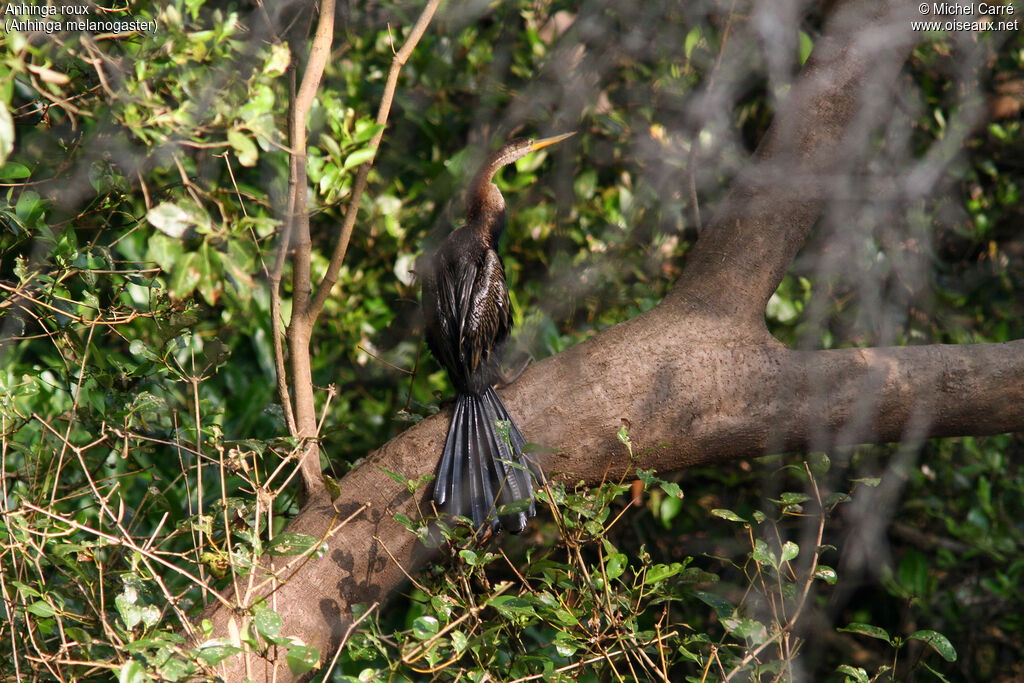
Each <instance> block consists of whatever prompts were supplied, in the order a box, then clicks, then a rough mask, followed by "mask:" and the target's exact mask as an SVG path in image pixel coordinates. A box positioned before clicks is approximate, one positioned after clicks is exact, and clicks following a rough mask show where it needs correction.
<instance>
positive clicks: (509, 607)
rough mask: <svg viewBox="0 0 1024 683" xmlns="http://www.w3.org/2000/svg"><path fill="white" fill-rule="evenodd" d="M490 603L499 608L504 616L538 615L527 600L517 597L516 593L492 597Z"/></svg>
mask: <svg viewBox="0 0 1024 683" xmlns="http://www.w3.org/2000/svg"><path fill="white" fill-rule="evenodd" d="M487 604H488V605H490V606H491V607H493V608H494V609H496V610H498V612H500V613H501V614H502V616H504V617H514V616H531V617H532V616H536V615H537V613H536V612H535V611H534V609H533V605H531V604H530V603H529V602H527V601H526V600H524V599H522V598H519V597H516V596H515V595H499V596H498V597H496V598H491V599H490V600H489V601H488V602H487Z"/></svg>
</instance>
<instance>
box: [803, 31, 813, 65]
mask: <svg viewBox="0 0 1024 683" xmlns="http://www.w3.org/2000/svg"><path fill="white" fill-rule="evenodd" d="M812 49H814V41H813V40H812V39H811V37H810V36H809V35H807V34H806V33H804V32H803V31H800V64H804V63H805V62H806V61H807V58H808V57H810V56H811V50H812Z"/></svg>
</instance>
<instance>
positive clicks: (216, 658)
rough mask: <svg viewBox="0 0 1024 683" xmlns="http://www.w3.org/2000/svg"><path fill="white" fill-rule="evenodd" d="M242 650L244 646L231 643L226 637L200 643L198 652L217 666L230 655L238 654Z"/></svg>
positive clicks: (212, 664)
mask: <svg viewBox="0 0 1024 683" xmlns="http://www.w3.org/2000/svg"><path fill="white" fill-rule="evenodd" d="M241 651H242V648H240V647H236V646H234V645H229V644H228V640H227V639H226V638H216V639H214V640H208V641H206V642H205V643H203V644H202V645H200V646H199V649H198V653H197V654H198V655H199V658H200V659H202V660H203V661H204V662H206V663H207V664H209V665H210V666H216V665H217V664H220V663H221V662H222V661H224V660H225V659H227V658H228V657H231V656H232V655H236V654H238V653H239V652H241Z"/></svg>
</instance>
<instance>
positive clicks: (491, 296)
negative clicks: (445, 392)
mask: <svg viewBox="0 0 1024 683" xmlns="http://www.w3.org/2000/svg"><path fill="white" fill-rule="evenodd" d="M460 303H461V304H462V305H463V307H464V309H463V310H465V311H467V315H466V317H465V325H464V327H463V329H462V331H461V333H460V335H459V341H460V344H459V345H460V349H461V351H462V358H463V361H464V362H465V364H466V365H465V367H466V369H467V370H469V372H470V373H473V372H475V371H476V370H477V368H479V367H480V364H481V363H484V362H486V361H487V360H488V358H489V356H490V354H491V350H492V349H493V348H494V347H495V346H497V345H499V344H501V343H502V342H503V341H505V339H506V338H507V337H508V334H509V332H510V331H511V329H512V305H511V303H510V302H509V298H508V286H507V285H506V284H505V268H504V267H503V266H502V263H501V258H500V257H499V256H498V254H497V252H495V251H494V250H493V249H488V250H487V251H486V252H485V253H484V259H483V262H482V263H481V264H480V267H479V268H478V269H477V270H476V273H475V277H474V281H473V286H472V288H471V292H470V298H469V299H468V300H466V299H462V301H461V302H460Z"/></svg>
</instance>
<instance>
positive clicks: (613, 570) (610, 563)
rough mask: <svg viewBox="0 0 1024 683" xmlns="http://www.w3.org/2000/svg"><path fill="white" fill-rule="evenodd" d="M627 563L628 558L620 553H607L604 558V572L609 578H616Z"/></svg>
mask: <svg viewBox="0 0 1024 683" xmlns="http://www.w3.org/2000/svg"><path fill="white" fill-rule="evenodd" d="M628 564H629V560H628V559H627V558H626V556H625V555H624V554H622V553H615V554H614V555H609V556H608V557H607V558H606V560H605V568H604V573H605V574H606V575H607V576H608V579H609V580H612V579H617V578H619V577H620V576H622V573H623V572H624V571H626V566H627V565H628Z"/></svg>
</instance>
